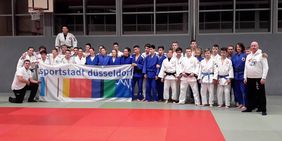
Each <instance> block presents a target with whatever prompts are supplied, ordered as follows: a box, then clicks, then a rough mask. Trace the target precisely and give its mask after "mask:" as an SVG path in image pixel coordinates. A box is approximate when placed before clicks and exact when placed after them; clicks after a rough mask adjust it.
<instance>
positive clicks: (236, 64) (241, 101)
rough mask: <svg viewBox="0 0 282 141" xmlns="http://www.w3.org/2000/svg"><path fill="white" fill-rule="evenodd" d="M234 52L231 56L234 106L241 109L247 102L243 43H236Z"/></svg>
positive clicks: (244, 107)
mask: <svg viewBox="0 0 282 141" xmlns="http://www.w3.org/2000/svg"><path fill="white" fill-rule="evenodd" d="M235 52H236V53H235V54H234V55H233V56H232V58H231V60H232V65H233V70H234V80H233V82H234V85H233V90H234V97H235V103H236V106H237V107H238V108H240V109H242V110H245V109H246V104H247V89H246V85H245V84H244V70H245V62H246V57H247V55H246V53H245V46H244V44H243V43H237V44H236V48H235Z"/></svg>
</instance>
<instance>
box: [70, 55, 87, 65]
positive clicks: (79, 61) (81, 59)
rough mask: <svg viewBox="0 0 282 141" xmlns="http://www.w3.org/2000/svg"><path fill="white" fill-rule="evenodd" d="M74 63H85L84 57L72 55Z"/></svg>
mask: <svg viewBox="0 0 282 141" xmlns="http://www.w3.org/2000/svg"><path fill="white" fill-rule="evenodd" d="M73 63H74V64H79V65H85V63H86V58H85V57H84V56H82V57H81V58H80V57H79V56H76V57H74V62H73Z"/></svg>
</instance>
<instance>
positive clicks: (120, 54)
mask: <svg viewBox="0 0 282 141" xmlns="http://www.w3.org/2000/svg"><path fill="white" fill-rule="evenodd" d="M109 56H112V53H110V54H109ZM117 56H118V57H121V56H123V52H121V51H119V50H118V53H117Z"/></svg>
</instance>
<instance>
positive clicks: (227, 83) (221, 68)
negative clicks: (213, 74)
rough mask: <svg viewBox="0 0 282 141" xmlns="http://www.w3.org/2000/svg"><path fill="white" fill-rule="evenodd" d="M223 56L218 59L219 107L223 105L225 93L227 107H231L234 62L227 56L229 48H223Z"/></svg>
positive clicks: (221, 52)
mask: <svg viewBox="0 0 282 141" xmlns="http://www.w3.org/2000/svg"><path fill="white" fill-rule="evenodd" d="M220 54H221V58H220V59H219V60H217V63H216V64H217V70H218V86H217V102H218V107H222V106H223V99H222V98H223V94H224V97H225V107H226V108H229V107H230V89H231V80H230V79H232V78H234V73H233V67H232V62H231V60H230V59H228V58H227V48H221V51H220Z"/></svg>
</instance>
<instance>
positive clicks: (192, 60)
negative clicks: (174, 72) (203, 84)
mask: <svg viewBox="0 0 282 141" xmlns="http://www.w3.org/2000/svg"><path fill="white" fill-rule="evenodd" d="M179 70H180V71H179V75H181V74H186V75H189V74H191V73H193V74H194V76H188V77H184V76H182V77H181V79H180V80H181V82H180V96H179V103H185V101H186V91H187V88H188V86H190V87H191V89H192V92H193V95H194V100H195V104H197V105H200V97H199V91H198V84H197V78H196V76H195V75H197V74H198V72H199V61H198V59H197V58H196V57H194V56H191V57H189V58H188V57H183V59H182V64H181V65H180V69H179Z"/></svg>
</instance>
